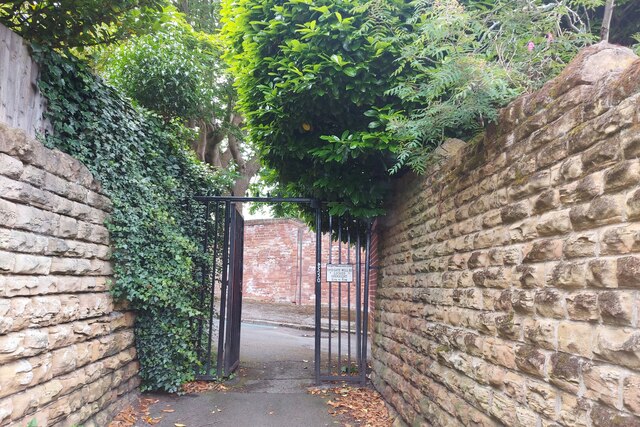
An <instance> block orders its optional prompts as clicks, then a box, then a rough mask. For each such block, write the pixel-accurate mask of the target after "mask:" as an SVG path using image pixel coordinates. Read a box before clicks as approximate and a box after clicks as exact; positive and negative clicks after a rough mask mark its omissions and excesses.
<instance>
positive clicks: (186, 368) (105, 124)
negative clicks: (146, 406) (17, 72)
mask: <svg viewBox="0 0 640 427" xmlns="http://www.w3.org/2000/svg"><path fill="white" fill-rule="evenodd" d="M35 54H36V57H37V58H38V61H39V62H40V64H41V70H42V71H41V73H42V74H41V77H40V81H39V86H40V89H41V91H42V93H43V94H44V95H45V97H46V98H47V100H48V115H49V118H50V120H51V123H52V124H53V127H54V130H53V133H52V134H50V135H47V138H46V143H47V144H49V145H51V146H54V147H57V148H59V149H61V150H62V151H65V152H67V153H69V154H71V155H72V156H74V157H75V158H77V159H79V160H80V161H82V162H83V163H84V164H85V165H87V167H88V168H89V169H90V170H91V172H92V173H93V174H94V176H96V177H97V178H98V179H99V181H100V182H101V184H102V188H103V190H104V192H105V193H106V194H107V196H109V198H110V199H111V200H112V202H113V212H112V213H111V215H110V218H109V220H108V223H107V228H108V229H109V232H110V236H111V241H112V245H113V255H112V259H113V262H114V273H115V283H114V284H113V286H112V293H113V295H114V297H116V298H119V299H125V300H127V301H129V302H130V304H131V307H132V308H133V309H135V310H136V313H137V318H136V326H135V332H136V347H137V351H138V356H139V359H140V363H141V377H142V381H143V383H142V388H143V389H144V390H149V389H161V390H166V391H177V390H178V389H179V386H180V385H181V384H182V383H183V382H184V381H187V380H189V379H191V378H192V376H193V372H194V366H195V365H196V357H195V354H194V349H193V345H192V343H193V339H194V337H193V331H192V329H191V328H190V327H189V324H190V322H191V321H193V320H194V318H195V317H196V316H197V315H198V311H197V309H196V308H197V301H196V300H195V298H196V295H197V292H195V290H196V287H197V284H196V283H195V282H194V280H193V276H192V273H193V272H192V266H193V259H194V256H197V254H198V253H199V252H198V251H199V241H198V239H199V237H198V236H199V234H200V233H199V230H200V229H199V223H198V221H197V218H200V217H201V216H202V215H201V214H197V212H196V210H195V207H194V206H191V208H190V203H191V200H192V198H193V196H195V195H202V194H207V193H212V192H215V191H216V189H220V188H224V187H225V186H227V185H229V182H228V181H229V180H228V179H227V177H224V176H217V175H214V174H213V173H212V172H211V171H210V170H209V168H208V167H206V166H205V165H204V164H202V163H200V162H198V161H196V160H195V158H194V155H193V153H192V152H191V151H190V150H189V148H188V146H187V143H186V142H185V141H187V140H189V139H190V138H191V137H192V135H191V132H190V131H188V130H186V129H185V128H184V127H182V126H181V125H179V124H177V123H166V122H165V121H164V120H162V119H161V118H160V117H158V116H156V115H153V114H151V113H149V112H146V111H144V110H139V109H135V108H133V107H132V106H131V105H130V102H129V101H128V100H127V99H126V98H125V97H124V96H122V95H121V94H120V93H119V92H117V91H116V90H115V89H114V88H113V87H111V86H108V85H106V84H105V83H103V82H102V81H101V80H100V79H99V78H97V77H95V76H94V75H93V74H92V73H91V71H90V70H88V68H87V67H86V66H85V65H83V64H82V63H80V62H79V61H78V60H77V59H75V58H74V57H72V56H67V57H62V56H60V55H58V54H56V53H53V52H51V51H49V50H39V49H36V52H35Z"/></svg>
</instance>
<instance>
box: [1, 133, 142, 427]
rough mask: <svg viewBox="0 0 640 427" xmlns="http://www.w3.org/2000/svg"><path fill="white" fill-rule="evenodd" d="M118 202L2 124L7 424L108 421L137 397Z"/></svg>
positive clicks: (64, 159)
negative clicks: (121, 273) (119, 293)
mask: <svg viewBox="0 0 640 427" xmlns="http://www.w3.org/2000/svg"><path fill="white" fill-rule="evenodd" d="M110 205H111V204H110V201H109V200H108V199H107V197H105V196H104V195H103V194H102V192H101V189H100V185H99V184H98V183H97V182H96V181H95V180H94V178H93V177H92V176H91V174H90V173H89V171H88V170H87V169H86V168H85V167H84V166H83V165H82V164H81V163H80V162H78V161H76V160H74V159H73V158H71V157H70V156H68V155H66V154H64V153H62V152H60V151H57V150H50V149H47V148H45V147H44V146H43V145H42V144H41V143H40V142H38V141H36V140H35V139H33V138H31V137H28V136H27V135H26V134H25V132H24V131H22V130H17V129H12V128H9V127H8V126H6V125H4V124H0V425H15V426H24V425H27V423H28V422H29V421H31V420H36V421H37V425H38V426H41V427H42V426H53V425H55V426H57V425H60V426H70V425H75V424H77V425H80V424H82V425H84V426H85V427H88V426H106V425H107V424H108V421H109V420H110V418H111V417H112V416H113V414H114V412H116V411H117V410H119V409H120V408H121V407H122V406H123V405H124V404H125V403H126V401H127V399H128V398H129V397H131V396H132V395H133V393H134V390H135V389H136V387H137V385H138V383H139V378H138V376H137V372H138V362H137V359H136V352H135V347H134V337H133V329H132V326H133V314H132V313H130V312H129V311H127V310H126V308H125V307H117V306H115V305H114V301H113V300H112V298H111V296H110V295H109V293H108V287H109V283H110V278H111V275H112V265H111V262H110V261H109V258H110V246H109V234H108V232H107V229H106V228H105V226H104V221H105V218H106V217H107V215H108V212H109V210H110Z"/></svg>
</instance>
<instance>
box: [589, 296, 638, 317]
mask: <svg viewBox="0 0 640 427" xmlns="http://www.w3.org/2000/svg"><path fill="white" fill-rule="evenodd" d="M634 300H635V298H634V295H633V293H631V292H628V291H606V292H601V293H599V294H598V308H599V309H600V315H601V316H602V321H603V322H605V323H611V324H616V325H631V323H632V322H633V309H634V308H633V307H634Z"/></svg>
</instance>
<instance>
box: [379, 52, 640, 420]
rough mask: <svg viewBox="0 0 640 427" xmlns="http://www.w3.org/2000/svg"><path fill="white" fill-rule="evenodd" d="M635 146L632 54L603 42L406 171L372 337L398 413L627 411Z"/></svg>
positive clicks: (636, 294)
mask: <svg viewBox="0 0 640 427" xmlns="http://www.w3.org/2000/svg"><path fill="white" fill-rule="evenodd" d="M639 155H640V60H639V59H638V58H637V57H636V56H635V55H634V54H633V53H632V52H631V51H630V50H628V49H624V48H619V47H614V46H611V45H606V44H600V45H596V46H593V47H590V48H588V49H585V50H584V51H583V52H582V53H581V54H580V55H579V56H578V57H577V58H576V59H575V60H574V61H573V62H572V63H571V64H570V65H569V66H568V67H567V69H566V70H565V71H564V72H563V73H562V74H561V75H560V76H559V77H557V78H556V79H554V80H553V81H551V82H549V83H548V84H546V85H545V86H544V87H543V88H542V89H541V90H540V91H538V92H536V93H533V94H529V95H525V96H522V97H520V98H519V99H517V100H516V101H514V102H513V103H512V104H511V105H510V106H508V107H507V108H505V109H503V110H502V111H501V113H500V118H499V120H498V123H497V124H496V125H494V126H492V128H491V129H489V130H488V131H487V132H486V134H485V136H484V139H483V140H482V141H481V142H480V143H479V144H477V145H476V146H468V147H465V148H463V149H462V150H461V151H459V152H458V153H456V154H454V155H453V156H451V157H449V158H448V159H445V160H444V161H443V162H442V164H441V165H440V166H439V169H438V170H437V172H436V173H434V174H432V175H430V176H426V177H415V176H405V177H403V178H402V180H401V182H399V183H398V185H397V190H396V192H395V197H394V199H393V201H392V203H390V209H389V213H388V215H387V217H386V218H385V221H384V223H383V226H382V227H381V229H382V232H381V237H380V263H381V277H380V279H379V284H378V292H377V304H376V313H375V317H376V322H375V334H374V342H373V378H374V383H375V385H376V387H377V388H378V389H379V390H380V391H381V392H382V394H383V395H384V397H385V398H386V399H387V401H388V402H390V404H391V405H392V406H393V409H394V410H395V412H396V413H397V424H398V425H403V424H408V425H434V426H457V425H464V426H468V425H473V426H477V425H480V426H493V425H510V426H594V427H595V426H610V427H611V426H640V388H639V386H640V379H639V378H640V331H639V330H638V310H639V308H640V222H639V221H640V162H639V161H638V157H639Z"/></svg>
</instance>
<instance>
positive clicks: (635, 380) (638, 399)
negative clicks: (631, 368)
mask: <svg viewBox="0 0 640 427" xmlns="http://www.w3.org/2000/svg"><path fill="white" fill-rule="evenodd" d="M623 400H624V406H625V407H626V408H627V409H628V410H630V411H631V412H634V413H636V414H640V375H638V374H631V375H629V376H626V377H625V378H624V387H623Z"/></svg>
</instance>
